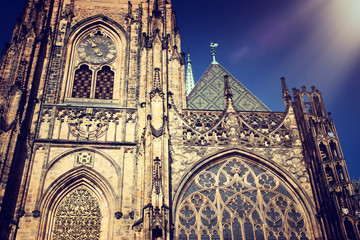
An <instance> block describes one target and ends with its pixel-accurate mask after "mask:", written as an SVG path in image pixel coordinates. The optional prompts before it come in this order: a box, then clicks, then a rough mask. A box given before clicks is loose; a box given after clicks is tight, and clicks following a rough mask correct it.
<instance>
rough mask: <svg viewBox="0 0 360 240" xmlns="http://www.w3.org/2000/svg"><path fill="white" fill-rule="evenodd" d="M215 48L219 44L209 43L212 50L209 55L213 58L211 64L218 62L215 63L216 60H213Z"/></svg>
mask: <svg viewBox="0 0 360 240" xmlns="http://www.w3.org/2000/svg"><path fill="white" fill-rule="evenodd" d="M217 46H219V44H217V43H210V47H211V48H212V49H211V55H212V56H213V61H212V63H218V62H217V61H216V59H215V57H216V51H215V48H216V47H217Z"/></svg>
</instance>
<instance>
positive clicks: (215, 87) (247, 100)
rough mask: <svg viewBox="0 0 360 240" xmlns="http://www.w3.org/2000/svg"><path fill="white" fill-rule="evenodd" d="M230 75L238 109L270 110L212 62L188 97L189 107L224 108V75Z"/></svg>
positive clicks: (224, 70)
mask: <svg viewBox="0 0 360 240" xmlns="http://www.w3.org/2000/svg"><path fill="white" fill-rule="evenodd" d="M225 75H228V76H229V82H230V88H231V92H232V94H233V102H234V106H235V107H236V110H238V111H270V110H269V108H268V107H266V106H265V104H263V103H262V102H261V101H260V100H259V99H258V98H257V97H255V95H254V94H252V93H251V92H250V91H249V90H248V89H247V88H246V87H244V85H242V84H241V83H240V82H239V81H238V80H237V79H236V78H234V76H232V75H231V74H230V73H229V72H228V71H227V70H226V69H225V68H224V67H222V66H221V65H220V64H210V66H209V67H208V69H206V71H205V73H204V74H203V75H202V77H201V78H200V80H199V81H198V82H197V83H196V85H195V87H194V89H193V90H192V91H191V93H190V94H189V96H188V97H187V104H188V109H203V110H224V108H225V98H224V76H225Z"/></svg>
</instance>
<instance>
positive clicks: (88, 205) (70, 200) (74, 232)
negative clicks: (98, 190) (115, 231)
mask: <svg viewBox="0 0 360 240" xmlns="http://www.w3.org/2000/svg"><path fill="white" fill-rule="evenodd" d="M100 226H101V213H100V208H99V203H98V202H97V201H96V199H95V198H94V197H93V196H92V195H91V194H90V193H89V192H88V191H87V190H85V189H78V190H75V191H74V192H72V193H71V194H70V195H69V196H68V197H66V198H65V199H64V200H63V201H62V202H61V203H60V206H59V208H58V210H57V213H56V219H55V226H54V231H53V232H54V233H53V234H54V235H53V239H54V240H60V239H74V240H85V239H86V240H97V239H100Z"/></svg>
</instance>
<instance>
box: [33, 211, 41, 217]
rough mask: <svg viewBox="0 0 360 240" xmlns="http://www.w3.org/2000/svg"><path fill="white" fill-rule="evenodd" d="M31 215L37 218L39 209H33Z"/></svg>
mask: <svg viewBox="0 0 360 240" xmlns="http://www.w3.org/2000/svg"><path fill="white" fill-rule="evenodd" d="M32 215H33V217H34V218H38V217H40V211H39V210H34V211H32Z"/></svg>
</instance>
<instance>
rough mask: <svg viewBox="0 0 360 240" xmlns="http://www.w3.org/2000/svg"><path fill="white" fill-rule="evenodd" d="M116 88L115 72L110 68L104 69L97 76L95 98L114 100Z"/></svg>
mask: <svg viewBox="0 0 360 240" xmlns="http://www.w3.org/2000/svg"><path fill="white" fill-rule="evenodd" d="M113 87H114V72H113V71H111V69H110V67H108V66H105V67H103V68H102V69H101V70H100V71H99V72H98V73H97V76H96V89H95V98H97V99H112V97H113Z"/></svg>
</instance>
